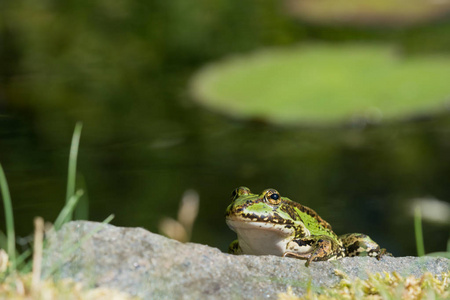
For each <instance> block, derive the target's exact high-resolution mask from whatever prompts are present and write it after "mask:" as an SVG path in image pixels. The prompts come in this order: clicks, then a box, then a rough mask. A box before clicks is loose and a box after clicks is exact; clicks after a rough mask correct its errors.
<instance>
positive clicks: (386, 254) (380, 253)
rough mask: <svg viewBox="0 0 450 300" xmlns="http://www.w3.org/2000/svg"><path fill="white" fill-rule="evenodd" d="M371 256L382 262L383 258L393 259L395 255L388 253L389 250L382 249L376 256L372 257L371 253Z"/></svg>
mask: <svg viewBox="0 0 450 300" xmlns="http://www.w3.org/2000/svg"><path fill="white" fill-rule="evenodd" d="M369 256H375V257H376V258H377V259H378V260H380V259H381V257H382V256H391V257H393V256H394V255H392V253H390V252H387V250H386V249H385V248H381V249H379V250H378V251H376V253H375V255H370V252H369Z"/></svg>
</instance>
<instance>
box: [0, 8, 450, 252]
mask: <svg viewBox="0 0 450 300" xmlns="http://www.w3.org/2000/svg"><path fill="white" fill-rule="evenodd" d="M178 2H179V3H178ZM219 2H220V3H222V4H223V2H221V1H219ZM269 2H270V1H266V2H264V3H265V4H264V5H266V6H268V7H271V6H270V5H271V4H270V3H272V2H270V3H269ZM68 3H72V2H68ZM74 3H75V2H74ZM74 3H72V4H70V5H69V4H67V7H65V6H64V7H63V6H61V7H59V6H52V7H44V8H43V7H39V8H36V7H32V8H30V9H24V8H23V7H19V8H17V7H14V12H15V13H16V14H13V13H11V14H9V15H8V16H9V17H10V18H9V23H8V26H3V27H2V31H1V36H2V40H3V41H5V40H7V41H8V43H6V45H8V47H7V49H6V47H5V48H3V49H2V50H4V51H2V54H1V55H2V56H1V57H2V60H1V63H2V68H1V69H2V71H1V72H2V73H1V74H2V85H1V87H0V162H1V164H2V165H3V167H4V169H5V172H6V176H7V178H8V182H9V185H10V190H11V195H12V199H13V206H14V217H15V223H16V227H17V232H18V234H19V235H20V236H22V237H26V236H27V235H28V234H30V233H31V232H32V220H33V217H35V216H38V215H39V216H43V217H44V218H45V219H46V220H48V221H53V220H55V218H56V216H57V214H58V212H59V211H60V209H61V208H62V206H63V205H64V202H65V200H64V198H65V194H66V191H65V189H66V182H67V181H66V180H67V161H68V155H69V147H70V140H71V136H72V132H73V128H74V125H75V123H76V122H77V121H82V122H83V131H82V135H81V143H80V149H79V158H78V171H79V182H78V186H80V187H83V188H84V189H85V191H86V193H87V198H88V205H89V220H95V221H101V220H103V219H104V218H106V217H107V216H108V215H109V214H111V213H113V214H114V215H115V219H114V220H113V221H112V224H114V225H118V226H133V227H144V228H147V229H149V230H151V231H154V232H158V223H159V221H160V220H161V219H162V218H163V217H166V216H169V217H176V213H177V209H178V205H179V201H180V199H181V196H182V195H183V193H184V192H185V191H186V190H188V189H194V190H196V191H197V192H198V193H199V195H200V211H199V215H198V217H197V219H196V222H195V226H194V230H193V236H192V241H194V242H199V243H205V244H208V245H211V246H214V247H218V248H220V249H222V250H226V248H227V246H228V244H229V243H230V242H231V241H232V240H233V239H234V238H235V234H234V233H233V232H232V231H231V230H230V229H228V228H227V226H226V224H225V221H224V211H225V209H226V207H227V205H228V204H229V195H230V193H231V191H232V190H233V189H234V188H236V187H238V186H242V185H244V186H248V187H249V188H251V189H252V191H254V192H260V191H262V190H263V189H265V188H268V187H273V188H275V189H277V190H278V191H279V192H280V193H281V194H282V195H284V196H287V197H289V198H291V199H293V200H295V201H298V202H300V203H302V204H304V205H307V206H310V207H312V208H313V209H315V210H316V211H317V212H318V213H319V214H320V215H321V216H322V217H323V218H324V219H326V220H327V221H328V222H329V223H331V224H332V226H333V228H334V230H335V231H336V232H337V233H339V234H341V233H347V232H364V233H367V234H369V235H370V236H371V237H372V238H373V239H374V240H376V241H378V242H379V243H380V244H381V245H382V246H383V247H386V248H388V250H390V251H391V252H392V253H393V254H395V255H415V254H416V252H415V239H414V226H413V219H412V209H413V207H414V203H415V201H416V200H415V199H424V198H432V199H438V200H440V201H442V203H444V204H445V203H447V204H448V203H449V199H450V185H449V174H450V155H449V153H450V117H449V116H448V114H443V115H440V116H436V117H435V118H432V119H428V120H419V121H410V122H403V123H391V124H384V125H382V126H379V127H373V128H372V127H370V128H363V127H357V128H292V127H291V128H284V127H275V126H270V125H268V124H266V123H265V122H264V120H255V121H253V122H244V121H236V120H233V119H227V118H224V117H222V116H220V115H219V114H216V113H213V112H210V111H208V110H205V109H203V108H201V107H199V106H197V105H195V104H193V102H192V101H191V99H190V98H189V93H188V83H189V78H190V76H191V75H192V74H193V73H194V72H195V71H196V70H198V69H199V68H200V67H201V66H203V65H204V64H205V63H207V62H208V61H210V60H212V59H217V58H219V57H222V56H223V55H226V54H227V53H231V52H233V51H247V50H251V49H255V48H257V47H258V46H260V45H264V44H267V45H270V44H271V43H272V44H276V43H294V42H296V40H298V39H301V38H303V33H304V30H306V29H305V28H306V27H301V26H300V25H299V28H301V29H295V28H294V25H293V24H292V23H289V24H288V25H286V24H287V23H286V22H288V21H286V20H285V17H284V16H281V15H279V14H278V13H277V15H276V16H275V17H273V15H272V14H275V13H268V12H269V11H270V10H267V11H259V10H257V9H256V10H251V7H253V6H252V5H253V4H248V3H247V4H242V5H243V9H244V11H243V12H241V13H239V14H232V13H231V12H230V11H228V10H226V9H225V8H223V7H222V9H223V11H225V12H222V14H221V15H215V16H216V17H218V18H219V17H220V18H222V19H220V20H221V21H223V20H225V19H227V18H228V19H229V18H233V20H234V21H235V22H236V24H234V25H233V26H232V27H229V26H225V25H223V24H224V23H223V22H222V23H220V22H219V21H217V22H219V23H220V24H222V25H221V26H219V25H217V26H216V27H214V26H215V25H214V24H215V23H214V22H213V21H211V19H205V20H206V21H208V22H209V23H208V24H210V25H211V26H213V27H212V29H210V28H208V29H205V28H204V27H203V23H202V22H203V19H201V18H200V19H201V20H202V21H197V22H198V23H195V24H193V25H192V24H191V25H190V26H193V28H189V30H191V31H189V32H190V33H192V32H195V34H193V35H189V32H188V29H186V31H183V30H184V27H183V26H184V25H185V24H187V23H189V22H188V21H189V20H191V19H189V18H188V16H185V15H184V14H181V13H180V11H183V10H179V9H180V7H182V6H183V5H182V4H181V3H182V1H181V2H180V1H175V2H174V3H177V5H178V6H177V9H172V8H171V7H170V5H168V4H167V7H166V4H163V3H165V2H158V1H156V2H155V3H158V4H154V7H152V9H154V10H151V9H150V8H149V7H147V6H145V5H144V4H140V5H136V7H133V8H130V7H128V8H127V9H126V10H125V11H126V12H130V10H132V12H130V14H131V15H132V17H129V16H128V15H127V14H125V13H124V12H123V11H122V10H123V7H122V8H121V7H114V6H113V7H108V9H109V11H107V12H106V13H105V12H104V9H106V6H105V7H103V8H102V9H101V10H100V11H99V12H95V13H92V10H93V9H94V8H92V7H89V8H87V7H81V6H80V7H78V10H72V8H73V7H72V6H76V5H75V4H74ZM120 3H122V2H120ZM125 3H126V2H123V3H122V4H121V5H124V6H126V5H131V4H125ZM205 3H206V2H205ZM267 3H269V4H267ZM100 4H101V2H99V3H98V5H100ZM61 5H62V4H61ZM118 5H119V4H118ZM142 6H145V7H146V8H147V9H148V10H143V9H142ZM149 6H151V5H149ZM174 6H175V4H174ZM203 6H205V7H207V6H208V5H206V4H204V5H203ZM31 11H34V12H36V15H34V18H27V19H26V22H24V23H21V22H19V21H18V20H22V19H20V18H18V17H17V16H19V15H20V14H26V13H30V12H31ZM165 11H168V12H170V14H168V15H166V14H164V13H163V12H165ZM37 12H38V13H37ZM43 12H45V13H43ZM249 12H251V13H253V14H254V15H264V18H265V19H264V20H270V22H276V21H277V20H278V21H280V20H283V22H285V23H282V22H281V23H278V25H277V26H279V27H280V28H277V29H276V30H278V31H279V32H278V33H277V34H273V36H270V37H267V36H264V35H254V34H253V32H254V31H255V30H256V31H258V30H262V31H263V29H264V30H268V28H265V27H264V28H263V29H259V27H258V26H262V25H261V24H260V23H257V22H256V21H255V22H256V23H257V24H256V23H255V25H252V26H253V28H250V29H248V31H242V30H239V28H240V27H239V24H244V23H245V22H246V21H247V16H246V15H245V14H246V13H249ZM19 13H20V14H19ZM102 13H103V14H104V15H102ZM41 14H42V15H41ZM96 14H100V15H102V16H103V17H104V19H101V21H99V20H98V19H96V18H94V17H93V16H97V15H96ZM148 15H151V16H153V17H155V18H148ZM37 16H41V17H42V18H38V17H37ZM67 16H72V17H74V19H77V18H78V19H77V20H80V21H79V24H78V23H77V24H78V26H73V27H71V26H69V23H70V22H71V19H70V18H69V19H67V18H66V17H67ZM80 16H83V18H81V17H80ZM157 16H159V17H160V18H159V19H158V18H156V17H157ZM57 17H58V18H57ZM63 17H64V18H63ZM166 17H167V18H168V19H169V20H172V19H171V18H174V19H176V20H178V23H176V22H175V23H170V22H168V21H167V20H166ZM183 17H186V18H188V19H187V21H186V20H184V19H183ZM15 18H16V19H15ZM52 18H53V20H55V19H57V22H62V23H64V22H68V23H67V24H66V23H64V24H62V25H64V26H60V27H54V26H52V24H54V23H52V22H50V21H49V20H51V19H52ZM115 20H118V21H120V22H121V23H120V25H121V26H119V27H114V26H117V24H116V23H114V22H113V21H115ZM180 20H181V21H180ZM195 20H197V19H195ZM206 21H205V22H206ZM54 22H56V21H54ZM97 22H99V23H97ZM152 22H153V23H152ZM157 22H160V23H161V24H165V25H166V27H156V28H159V29H155V27H154V26H150V25H148V24H149V23H150V24H153V25H155V26H156V25H158V26H159V25H161V24H160V23H157ZM183 22H184V23H183ZM270 22H269V23H267V24H265V25H264V26H269V27H270V26H271V24H272V23H270ZM18 24H20V26H19V25H18ZM142 24H147V25H148V26H141V25H142ZM89 26H91V27H89ZM127 26H129V27H127ZM170 26H173V27H170ZM68 28H70V29H71V32H70V35H69V34H68V32H67V30H68ZM114 28H115V29H114ZM186 28H187V27H186ZM274 28H276V27H274ZM293 28H294V29H293ZM88 29H89V30H88ZM214 30H217V31H218V32H220V33H221V34H220V35H218V36H220V38H219V37H218V36H216V35H215V34H214ZM274 30H275V29H274ZM283 30H284V31H283ZM264 32H265V31H264ZM267 32H270V31H267ZM283 32H284V34H285V35H283ZM286 32H288V33H286ZM187 37H189V38H187ZM233 40H235V41H236V43H229V42H230V41H233ZM49 41H50V42H49ZM206 45H208V47H206ZM6 50H8V51H6ZM0 213H1V215H0V220H1V222H0V229H1V230H2V231H4V217H3V207H2V208H1V211H0ZM424 232H425V247H426V251H427V252H431V251H443V250H444V249H445V247H446V242H447V239H448V237H449V224H448V220H444V221H442V220H441V221H440V223H439V222H436V221H435V222H430V221H424ZM21 242H22V243H26V239H24V240H23V241H21Z"/></svg>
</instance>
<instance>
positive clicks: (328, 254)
mask: <svg viewBox="0 0 450 300" xmlns="http://www.w3.org/2000/svg"><path fill="white" fill-rule="evenodd" d="M225 216H226V222H227V224H228V226H229V227H230V228H231V229H232V230H233V231H235V232H236V233H237V236H238V238H237V240H235V241H233V242H232V243H231V244H230V247H229V253H232V254H252V255H276V256H287V257H294V258H298V259H304V260H306V264H305V265H306V266H308V265H309V264H310V263H311V262H312V261H325V260H333V259H339V258H342V257H347V256H367V255H368V256H374V257H377V258H378V259H379V258H380V257H381V256H382V255H384V254H387V253H386V250H385V249H380V246H378V244H377V243H375V242H374V241H373V240H372V239H371V238H370V237H369V236H367V235H365V234H362V233H349V234H344V235H341V236H337V235H336V234H335V233H334V232H333V230H332V228H331V225H330V224H328V222H326V221H325V220H324V219H322V218H321V217H320V216H319V215H318V214H317V213H316V212H315V211H314V210H312V209H311V208H309V207H306V206H303V205H301V204H299V203H297V202H294V201H292V200H290V199H288V198H286V197H281V195H280V193H278V191H276V190H274V189H266V190H264V191H263V192H262V193H261V194H259V195H258V194H253V193H252V192H251V191H250V189H249V188H247V187H239V188H237V189H235V190H234V191H233V193H232V194H231V204H230V205H229V206H228V208H227V210H226V214H225Z"/></svg>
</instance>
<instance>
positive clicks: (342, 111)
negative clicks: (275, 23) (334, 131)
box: [191, 45, 450, 124]
mask: <svg viewBox="0 0 450 300" xmlns="http://www.w3.org/2000/svg"><path fill="white" fill-rule="evenodd" d="M449 78H450V56H443V55H433V56H405V55H402V54H401V53H400V52H398V51H396V50H395V49H394V48H393V47H389V46H383V45H341V46H330V45H310V46H298V47H293V48H284V49H269V50H264V51H259V52H256V53H252V54H246V55H240V56H234V57H230V58H226V59H224V60H222V61H219V62H216V63H212V64H210V65H208V66H206V67H205V68H203V69H201V70H200V71H199V72H198V73H197V74H196V75H195V76H194V77H193V79H192V82H191V91H192V94H193V97H194V99H195V100H196V101H198V102H200V103H201V104H202V105H204V106H206V107H209V108H211V109H214V110H216V111H220V112H222V113H224V114H228V115H230V116H234V117H238V118H252V119H261V120H265V121H268V122H274V123H280V124H286V123H287V124H289V123H290V124H292V123H308V124H310V123H336V122H348V121H351V120H353V119H367V120H369V121H371V122H378V121H381V120H382V119H393V118H403V117H406V116H411V115H414V114H422V113H428V112H430V111H433V110H437V109H440V108H442V107H444V106H446V105H448V100H450V84H449Z"/></svg>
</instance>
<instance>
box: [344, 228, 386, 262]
mask: <svg viewBox="0 0 450 300" xmlns="http://www.w3.org/2000/svg"><path fill="white" fill-rule="evenodd" d="M339 238H340V239H341V241H342V244H343V246H344V248H345V256H371V257H376V258H377V259H378V260H379V259H380V258H381V257H382V256H383V255H388V256H392V254H391V253H389V252H387V251H386V249H384V248H380V246H379V245H378V244H377V243H375V242H374V241H373V240H372V239H371V238H370V237H369V236H368V235H365V234H363V233H347V234H343V235H341V236H339Z"/></svg>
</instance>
